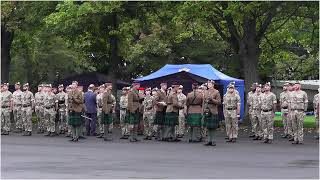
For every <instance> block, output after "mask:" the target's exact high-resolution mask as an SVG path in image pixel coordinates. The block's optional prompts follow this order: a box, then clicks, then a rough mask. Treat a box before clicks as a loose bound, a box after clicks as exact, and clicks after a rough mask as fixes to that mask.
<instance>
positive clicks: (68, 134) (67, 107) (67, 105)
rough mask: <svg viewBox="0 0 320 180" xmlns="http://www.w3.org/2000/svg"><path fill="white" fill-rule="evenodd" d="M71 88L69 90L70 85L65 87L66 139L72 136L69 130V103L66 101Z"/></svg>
mask: <svg viewBox="0 0 320 180" xmlns="http://www.w3.org/2000/svg"><path fill="white" fill-rule="evenodd" d="M71 90H72V88H71V85H68V86H67V87H66V94H67V96H66V118H67V135H66V137H71V136H72V132H71V131H72V130H71V125H69V123H68V122H69V117H70V116H69V101H68V98H69V94H70V92H71Z"/></svg>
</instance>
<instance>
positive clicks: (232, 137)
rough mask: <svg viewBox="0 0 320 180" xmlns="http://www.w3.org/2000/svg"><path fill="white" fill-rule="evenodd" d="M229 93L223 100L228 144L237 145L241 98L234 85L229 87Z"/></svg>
mask: <svg viewBox="0 0 320 180" xmlns="http://www.w3.org/2000/svg"><path fill="white" fill-rule="evenodd" d="M227 88H228V90H227V93H226V94H225V95H224V98H223V112H224V119H225V122H226V129H227V130H226V131H227V135H228V136H229V140H227V141H226V142H232V143H235V142H236V139H237V138H238V121H239V117H240V104H241V102H240V96H239V95H238V94H237V93H236V91H235V87H234V85H233V84H232V83H230V84H229V85H228V87H227Z"/></svg>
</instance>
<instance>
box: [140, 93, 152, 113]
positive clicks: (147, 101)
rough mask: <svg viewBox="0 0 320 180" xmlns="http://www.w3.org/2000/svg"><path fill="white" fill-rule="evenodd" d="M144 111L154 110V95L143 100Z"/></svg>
mask: <svg viewBox="0 0 320 180" xmlns="http://www.w3.org/2000/svg"><path fill="white" fill-rule="evenodd" d="M142 104H143V108H144V109H143V112H150V111H153V110H154V97H153V96H151V95H148V96H145V97H144V100H143V102H142Z"/></svg>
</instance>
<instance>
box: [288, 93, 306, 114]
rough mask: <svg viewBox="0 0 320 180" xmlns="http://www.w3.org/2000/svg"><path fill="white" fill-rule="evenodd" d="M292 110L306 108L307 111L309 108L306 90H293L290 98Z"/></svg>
mask: <svg viewBox="0 0 320 180" xmlns="http://www.w3.org/2000/svg"><path fill="white" fill-rule="evenodd" d="M290 103H291V108H292V110H304V111H307V108H308V96H307V93H306V92H304V91H301V90H300V91H293V93H292V96H291V98H290Z"/></svg>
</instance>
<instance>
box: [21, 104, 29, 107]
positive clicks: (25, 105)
mask: <svg viewBox="0 0 320 180" xmlns="http://www.w3.org/2000/svg"><path fill="white" fill-rule="evenodd" d="M30 106H31V104H24V105H22V107H30Z"/></svg>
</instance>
